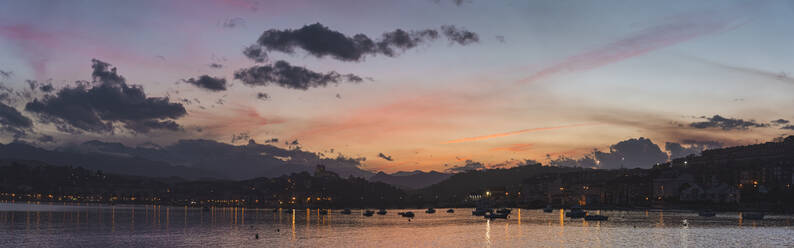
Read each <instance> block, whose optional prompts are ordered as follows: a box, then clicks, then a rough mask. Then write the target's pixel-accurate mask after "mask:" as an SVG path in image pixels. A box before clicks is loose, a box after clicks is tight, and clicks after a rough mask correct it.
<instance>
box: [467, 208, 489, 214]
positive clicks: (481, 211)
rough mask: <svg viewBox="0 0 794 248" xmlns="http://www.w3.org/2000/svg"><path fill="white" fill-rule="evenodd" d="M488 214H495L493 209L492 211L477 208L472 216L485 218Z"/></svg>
mask: <svg viewBox="0 0 794 248" xmlns="http://www.w3.org/2000/svg"><path fill="white" fill-rule="evenodd" d="M486 213H493V209H490V208H475V209H474V211H471V215H474V216H485V214H486Z"/></svg>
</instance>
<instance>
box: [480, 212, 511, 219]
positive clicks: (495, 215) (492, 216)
mask: <svg viewBox="0 0 794 248" xmlns="http://www.w3.org/2000/svg"><path fill="white" fill-rule="evenodd" d="M509 215H510V214H509V213H504V212H502V213H499V212H497V213H488V214H486V215H484V216H483V217H485V218H486V219H507V217H508V216H509Z"/></svg>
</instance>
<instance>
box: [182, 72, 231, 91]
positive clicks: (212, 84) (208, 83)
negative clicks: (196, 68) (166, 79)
mask: <svg viewBox="0 0 794 248" xmlns="http://www.w3.org/2000/svg"><path fill="white" fill-rule="evenodd" d="M182 81H183V82H185V83H189V84H192V85H195V86H196V87H199V88H202V89H205V90H209V91H224V90H226V79H225V78H215V77H210V76H208V75H202V76H199V77H198V78H189V79H185V80H182Z"/></svg>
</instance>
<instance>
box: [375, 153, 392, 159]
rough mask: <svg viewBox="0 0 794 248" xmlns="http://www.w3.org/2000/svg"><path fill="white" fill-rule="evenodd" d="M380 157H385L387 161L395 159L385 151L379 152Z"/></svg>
mask: <svg viewBox="0 0 794 248" xmlns="http://www.w3.org/2000/svg"><path fill="white" fill-rule="evenodd" d="M378 157H379V158H382V159H385V160H386V161H394V158H392V157H391V156H387V155H386V154H383V153H378Z"/></svg>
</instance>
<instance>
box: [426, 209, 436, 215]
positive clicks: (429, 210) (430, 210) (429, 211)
mask: <svg viewBox="0 0 794 248" xmlns="http://www.w3.org/2000/svg"><path fill="white" fill-rule="evenodd" d="M425 213H428V214H435V213H436V209H435V208H428V209H427V210H425Z"/></svg>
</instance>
